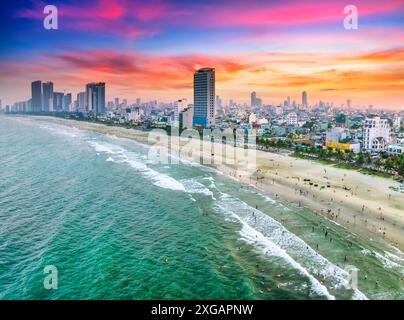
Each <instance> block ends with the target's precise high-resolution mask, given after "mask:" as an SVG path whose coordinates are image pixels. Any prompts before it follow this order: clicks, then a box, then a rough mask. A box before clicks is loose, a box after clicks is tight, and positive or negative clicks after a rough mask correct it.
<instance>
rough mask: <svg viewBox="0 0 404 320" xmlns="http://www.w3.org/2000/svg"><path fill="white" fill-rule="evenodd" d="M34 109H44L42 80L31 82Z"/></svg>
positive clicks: (39, 110)
mask: <svg viewBox="0 0 404 320" xmlns="http://www.w3.org/2000/svg"><path fill="white" fill-rule="evenodd" d="M31 97H32V111H33V112H41V111H42V82H41V81H40V80H38V81H34V82H32V83H31Z"/></svg>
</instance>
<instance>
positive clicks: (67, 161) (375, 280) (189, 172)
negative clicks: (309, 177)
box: [0, 115, 404, 300]
mask: <svg viewBox="0 0 404 320" xmlns="http://www.w3.org/2000/svg"><path fill="white" fill-rule="evenodd" d="M149 148H150V147H149V146H147V145H143V144H140V143H137V142H135V141H132V140H128V139H122V138H118V137H116V136H110V135H105V134H100V133H96V132H92V131H87V130H82V129H76V128H73V127H70V126H64V125H60V124H56V123H54V122H52V121H46V120H41V121H39V120H37V119H35V118H34V117H32V118H27V117H18V116H6V115H2V116H0V299H5V300H11V299H29V300H30V299H44V300H48V299H83V300H88V299H106V300H114V299H136V300H145V299H147V300H148V299H178V300H180V299H240V300H244V299H247V300H248V299H259V300H279V299H282V300H289V299H299V300H301V299H404V254H403V253H402V252H401V251H400V250H399V249H398V248H396V247H394V246H392V245H389V244H388V243H385V242H384V241H383V240H381V239H379V238H377V237H374V238H365V237H363V236H360V235H357V234H355V233H353V232H351V231H349V230H348V229H346V228H345V227H343V226H341V225H339V224H338V223H337V222H335V221H331V220H328V219H327V218H325V217H323V216H322V215H319V214H317V213H315V212H313V211H311V210H309V209H308V208H305V207H299V206H298V205H296V204H295V203H289V202H287V201H285V200H283V199H280V198H274V197H270V196H268V195H266V194H264V193H262V192H261V191H259V190H257V189H255V187H254V186H251V185H247V184H242V183H240V182H238V181H236V180H234V179H232V178H230V177H227V176H225V175H224V174H222V173H221V172H219V171H217V170H215V169H214V168H211V167H206V166H203V165H201V164H198V163H193V162H189V161H187V162H185V161H184V162H183V161H180V163H179V164H159V163H155V162H153V161H150V160H148V151H149ZM49 268H51V269H52V270H53V271H52V272H51V273H50V272H49ZM50 274H52V276H53V278H52V279H53V280H52V281H53V285H54V286H53V287H51V288H49V283H48V286H47V285H46V283H47V281H48V282H49V275H50Z"/></svg>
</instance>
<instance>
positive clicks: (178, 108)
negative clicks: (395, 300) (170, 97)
mask: <svg viewBox="0 0 404 320" xmlns="http://www.w3.org/2000/svg"><path fill="white" fill-rule="evenodd" d="M186 107H187V99H185V98H184V99H180V100H177V101H176V102H175V107H174V119H173V123H172V125H173V126H175V127H178V126H179V121H180V118H179V115H180V113H181V112H182V111H183V110H184V109H185V108H186Z"/></svg>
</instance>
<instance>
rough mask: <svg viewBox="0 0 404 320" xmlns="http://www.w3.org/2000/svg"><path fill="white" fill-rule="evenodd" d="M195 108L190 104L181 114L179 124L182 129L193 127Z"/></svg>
mask: <svg viewBox="0 0 404 320" xmlns="http://www.w3.org/2000/svg"><path fill="white" fill-rule="evenodd" d="M193 116H194V108H193V107H192V106H189V107H187V108H185V109H184V110H182V111H181V112H180V114H179V126H180V128H181V129H191V128H192V124H193Z"/></svg>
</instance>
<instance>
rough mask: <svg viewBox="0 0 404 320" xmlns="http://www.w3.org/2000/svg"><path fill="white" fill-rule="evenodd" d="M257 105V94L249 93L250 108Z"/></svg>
mask: <svg viewBox="0 0 404 320" xmlns="http://www.w3.org/2000/svg"><path fill="white" fill-rule="evenodd" d="M256 105H257V93H256V92H255V91H253V92H251V107H255V106H256Z"/></svg>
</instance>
